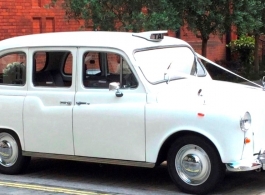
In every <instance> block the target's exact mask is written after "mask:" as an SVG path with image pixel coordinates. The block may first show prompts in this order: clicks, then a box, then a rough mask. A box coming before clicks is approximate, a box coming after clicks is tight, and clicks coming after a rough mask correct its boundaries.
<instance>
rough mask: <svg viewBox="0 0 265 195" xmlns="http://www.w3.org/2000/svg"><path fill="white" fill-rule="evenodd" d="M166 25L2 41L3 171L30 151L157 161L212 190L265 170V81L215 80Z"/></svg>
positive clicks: (191, 188)
mask: <svg viewBox="0 0 265 195" xmlns="http://www.w3.org/2000/svg"><path fill="white" fill-rule="evenodd" d="M166 33H167V32H166V31H152V32H141V33H125V32H99V31H98V32H61V33H47V34H37V35H27V36H21V37H15V38H10V39H6V40H3V41H0V109H1V112H0V172H1V173H4V174H17V173H20V172H21V171H23V170H25V168H26V166H27V165H28V163H29V161H30V157H43V158H56V159H65V160H76V161H87V162H95V163H109V164H117V165H128V166H139V167H149V168H152V167H155V166H157V165H159V164H161V163H162V162H164V161H167V166H168V171H169V174H170V176H171V178H172V180H173V182H174V183H175V184H176V185H177V186H178V188H179V189H181V190H182V191H184V192H187V193H206V192H209V191H210V190H211V189H213V188H214V186H215V185H216V184H217V183H218V182H220V181H221V179H222V178H223V177H224V175H225V171H226V170H228V171H249V170H260V169H264V168H265V166H264V148H265V142H264V138H265V121H264V119H263V116H265V109H264V107H265V103H264V101H263V100H264V98H265V92H264V91H263V87H259V86H258V87H251V86H244V85H239V84H232V83H225V82H220V81H214V80H212V79H211V77H210V75H209V74H208V73H207V71H206V69H205V67H204V66H203V64H202V63H201V61H200V60H199V57H198V55H197V54H196V53H195V52H194V50H193V49H192V48H191V46H190V45H189V44H187V43H186V42H184V41H182V40H179V39H176V38H172V37H168V36H164V34H166Z"/></svg>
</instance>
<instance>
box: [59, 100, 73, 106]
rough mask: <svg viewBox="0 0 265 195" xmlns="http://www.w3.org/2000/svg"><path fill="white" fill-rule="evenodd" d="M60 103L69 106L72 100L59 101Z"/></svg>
mask: <svg viewBox="0 0 265 195" xmlns="http://www.w3.org/2000/svg"><path fill="white" fill-rule="evenodd" d="M60 104H62V105H67V106H71V105H72V102H69V101H60Z"/></svg>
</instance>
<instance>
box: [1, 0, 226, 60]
mask: <svg viewBox="0 0 265 195" xmlns="http://www.w3.org/2000/svg"><path fill="white" fill-rule="evenodd" d="M60 1H62V0H59V2H58V5H60ZM50 2H51V1H50V0H0V25H1V28H0V40H2V39H6V38H9V37H14V36H18V35H26V34H34V33H45V32H59V31H76V30H80V27H81V26H82V25H83V24H82V22H81V23H80V22H77V21H75V20H71V21H69V22H68V21H66V19H65V12H64V10H63V9H62V8H61V7H60V6H55V7H52V8H49V9H47V8H45V5H47V4H48V3H50ZM91 30H92V29H91ZM169 34H170V35H171V36H175V33H174V32H172V31H171V32H170V33H169ZM180 38H181V39H183V40H185V41H187V42H188V43H190V44H191V45H192V46H193V48H194V49H195V50H196V52H198V53H201V39H200V38H196V36H195V35H194V34H193V33H191V32H189V31H188V30H187V29H186V28H185V27H182V28H181V30H180ZM225 45H226V43H225V37H223V38H222V39H220V38H219V37H218V36H214V35H212V36H211V38H210V40H209V41H208V48H207V53H208V55H207V57H208V58H209V59H211V60H220V59H225V49H226V48H225Z"/></svg>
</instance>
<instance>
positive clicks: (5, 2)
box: [0, 0, 82, 40]
mask: <svg viewBox="0 0 265 195" xmlns="http://www.w3.org/2000/svg"><path fill="white" fill-rule="evenodd" d="M49 2H50V0H0V21H1V22H0V24H1V28H0V40H2V39H6V38H9V37H13V36H18V35H26V34H33V33H44V32H55V31H57V32H58V31H75V30H79V29H80V26H81V25H82V24H81V23H79V22H77V21H74V20H73V21H70V22H67V21H66V20H65V17H64V16H65V15H64V13H65V12H64V10H63V9H62V8H61V7H59V6H57V7H54V8H50V9H47V8H45V7H44V6H45V5H47V4H48V3H49Z"/></svg>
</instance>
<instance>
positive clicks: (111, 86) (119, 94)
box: [109, 82, 123, 97]
mask: <svg viewBox="0 0 265 195" xmlns="http://www.w3.org/2000/svg"><path fill="white" fill-rule="evenodd" d="M109 90H110V91H115V90H116V96H117V97H122V96H123V93H122V92H120V83H116V82H112V83H110V84H109Z"/></svg>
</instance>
